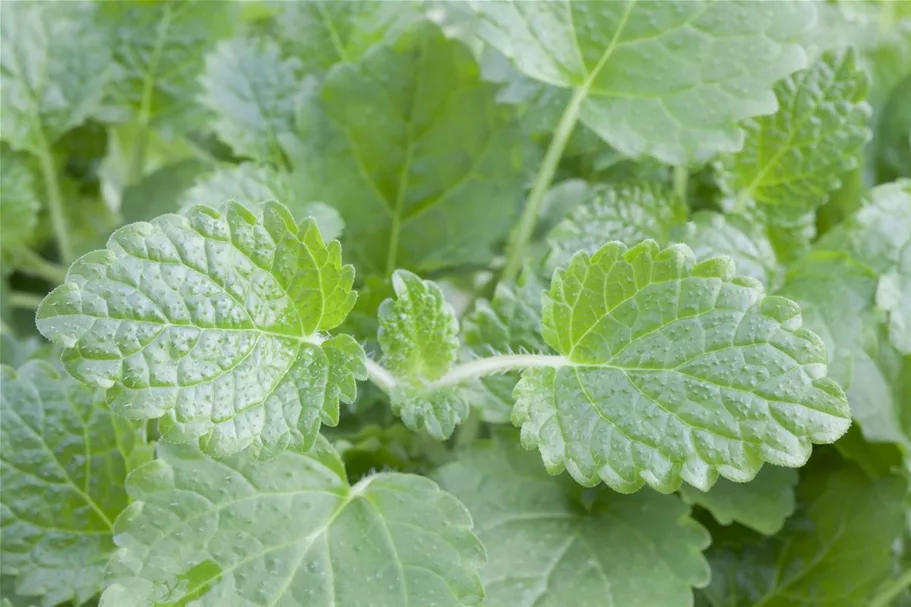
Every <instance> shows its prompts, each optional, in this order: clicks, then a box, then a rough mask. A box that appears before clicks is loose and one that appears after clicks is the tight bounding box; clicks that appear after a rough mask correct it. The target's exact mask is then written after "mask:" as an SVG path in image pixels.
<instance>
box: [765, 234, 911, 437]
mask: <svg viewBox="0 0 911 607" xmlns="http://www.w3.org/2000/svg"><path fill="white" fill-rule="evenodd" d="M876 289H877V276H876V273H875V272H873V271H872V270H871V269H870V268H869V267H868V266H866V265H865V264H862V263H859V262H858V261H856V260H854V259H853V258H851V257H850V255H848V254H847V253H846V252H837V251H815V252H813V253H811V254H810V255H808V256H806V257H804V258H802V259H801V260H799V261H798V262H797V263H796V264H794V265H793V266H791V267H790V268H789V270H788V273H787V276H786V279H785V284H784V286H783V287H782V289H781V290H780V291H779V292H780V293H781V295H783V296H785V297H788V298H790V299H793V300H794V301H797V302H798V303H799V304H800V306H801V309H802V310H803V316H804V319H805V321H806V323H807V326H808V327H809V328H810V329H812V330H813V331H814V332H815V333H817V334H818V335H819V336H820V337H821V338H822V339H823V341H825V343H826V352H827V353H828V358H829V370H830V374H831V377H832V378H833V379H835V380H836V381H838V382H839V384H840V385H841V386H842V387H844V388H845V389H846V390H847V393H848V401H849V402H850V403H851V414H852V416H853V417H854V419H856V420H857V421H859V422H860V425H861V428H862V429H863V432H864V436H866V437H867V438H868V439H870V440H872V441H876V442H879V441H885V442H897V443H904V444H906V445H909V446H911V443H909V442H908V438H907V437H906V436H905V434H904V433H903V432H902V431H901V421H900V411H901V409H902V406H901V404H900V401H899V399H898V398H897V397H896V394H895V393H893V388H892V385H891V384H892V381H891V379H890V378H889V377H888V376H887V374H886V373H884V372H883V370H882V369H880V367H879V365H878V364H877V361H876V360H875V359H876V351H877V350H878V349H882V348H883V346H884V345H885V344H881V343H879V337H878V331H877V327H878V326H879V324H880V322H881V320H882V317H881V313H880V312H879V311H878V310H877V309H876V305H875V297H876Z"/></svg>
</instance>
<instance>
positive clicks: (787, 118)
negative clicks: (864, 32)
mask: <svg viewBox="0 0 911 607" xmlns="http://www.w3.org/2000/svg"><path fill="white" fill-rule="evenodd" d="M775 94H776V96H777V98H778V105H779V107H780V109H779V111H778V112H776V113H775V114H772V115H770V116H763V117H761V118H756V119H754V120H751V121H749V122H748V123H746V124H745V126H744V128H745V129H746V133H747V136H746V141H745V144H744V147H743V149H742V150H740V151H739V152H738V153H736V154H731V155H729V156H726V157H724V158H723V159H722V161H721V162H720V163H719V164H718V174H719V182H720V185H721V187H722V189H723V190H724V192H725V194H726V196H727V197H728V199H729V201H728V202H729V204H731V205H733V206H736V207H737V208H739V209H741V210H742V209H745V208H747V207H748V205H755V207H756V208H758V210H759V211H760V212H761V213H763V214H766V215H768V221H770V222H771V223H773V224H775V223H778V222H779V221H780V220H785V221H790V220H793V219H795V218H796V217H798V216H800V215H802V214H803V213H806V212H808V211H812V210H813V209H815V208H816V207H818V206H820V205H822V204H824V203H825V202H826V201H827V200H828V196H829V192H830V191H832V190H834V189H836V188H838V186H839V184H840V181H839V178H840V176H841V174H842V173H844V172H845V171H847V170H848V169H850V168H852V167H853V166H854V164H855V163H856V156H855V155H856V152H857V151H858V150H859V149H860V148H861V146H863V144H864V143H865V142H866V141H867V139H868V138H869V136H870V133H869V129H868V128H867V120H868V118H869V117H870V106H869V105H867V103H866V101H864V100H865V98H866V95H867V78H866V76H865V75H864V73H863V71H861V70H859V69H858V68H857V67H856V65H855V60H854V55H853V53H850V52H848V53H845V54H841V55H838V54H834V53H826V54H825V55H823V56H822V57H821V58H820V59H819V60H817V61H816V63H814V64H813V65H812V66H811V67H810V68H809V69H807V70H804V71H801V72H798V73H796V74H793V75H792V76H790V77H789V78H787V79H785V80H782V81H781V82H780V83H778V84H777V85H776V86H775ZM779 215H780V216H781V217H780V218H779Z"/></svg>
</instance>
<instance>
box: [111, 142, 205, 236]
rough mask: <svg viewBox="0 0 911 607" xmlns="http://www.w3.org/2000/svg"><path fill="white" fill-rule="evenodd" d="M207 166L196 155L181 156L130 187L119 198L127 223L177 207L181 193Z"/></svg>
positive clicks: (145, 219)
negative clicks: (195, 157)
mask: <svg viewBox="0 0 911 607" xmlns="http://www.w3.org/2000/svg"><path fill="white" fill-rule="evenodd" d="M206 168H207V165H206V163H204V162H202V161H200V160H196V159H194V158H187V159H184V160H178V161H177V162H174V163H171V164H166V165H164V166H163V167H160V168H158V169H156V170H155V171H153V172H151V173H149V174H148V175H146V176H145V177H143V178H142V179H141V180H139V181H138V182H137V183H135V184H133V185H131V186H129V187H127V189H126V190H125V191H124V192H123V199H122V200H121V202H120V214H121V216H122V217H123V221H124V223H132V222H134V221H150V220H152V219H154V218H155V217H158V216H159V215H164V214H165V213H174V212H175V211H177V210H178V209H179V208H180V204H179V201H180V197H181V196H182V195H183V194H184V192H185V191H186V190H187V189H188V188H190V187H191V186H192V185H193V183H194V182H195V181H196V178H197V177H198V176H199V175H200V174H202V173H203V172H204V171H205V170H206ZM209 200H213V198H209Z"/></svg>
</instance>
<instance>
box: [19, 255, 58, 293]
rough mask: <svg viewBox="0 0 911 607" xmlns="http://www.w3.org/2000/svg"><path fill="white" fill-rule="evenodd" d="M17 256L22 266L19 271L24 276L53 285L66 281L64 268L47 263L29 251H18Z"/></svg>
mask: <svg viewBox="0 0 911 607" xmlns="http://www.w3.org/2000/svg"><path fill="white" fill-rule="evenodd" d="M17 255H18V257H19V262H20V265H21V266H22V267H21V268H20V269H21V270H22V271H23V272H25V273H26V274H31V275H32V276H37V277H38V278H43V279H44V280H46V281H48V282H50V283H52V284H54V285H58V284H60V283H62V282H63V281H64V280H66V268H64V267H63V266H58V265H57V264H55V263H51V262H49V261H47V260H46V259H45V258H43V257H41V256H40V255H38V254H37V253H35V252H34V251H32V250H31V249H20V250H19V251H18V252H17Z"/></svg>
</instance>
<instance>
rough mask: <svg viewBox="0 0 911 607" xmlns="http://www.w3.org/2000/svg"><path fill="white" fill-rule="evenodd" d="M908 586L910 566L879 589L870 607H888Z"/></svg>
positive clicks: (909, 582)
mask: <svg viewBox="0 0 911 607" xmlns="http://www.w3.org/2000/svg"><path fill="white" fill-rule="evenodd" d="M909 586H911V568H909V569H907V570H905V572H904V573H902V574H901V575H900V576H898V577H897V578H895V579H894V580H892V581H891V582H890V583H889V585H888V586H886V587H885V588H883V589H882V590H880V591H879V593H878V594H877V595H876V596H874V597H873V600H872V601H871V602H870V607H888V606H889V605H891V604H892V601H894V600H895V599H896V597H898V595H899V594H901V593H902V591H903V590H905V589H906V588H908V587H909Z"/></svg>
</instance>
